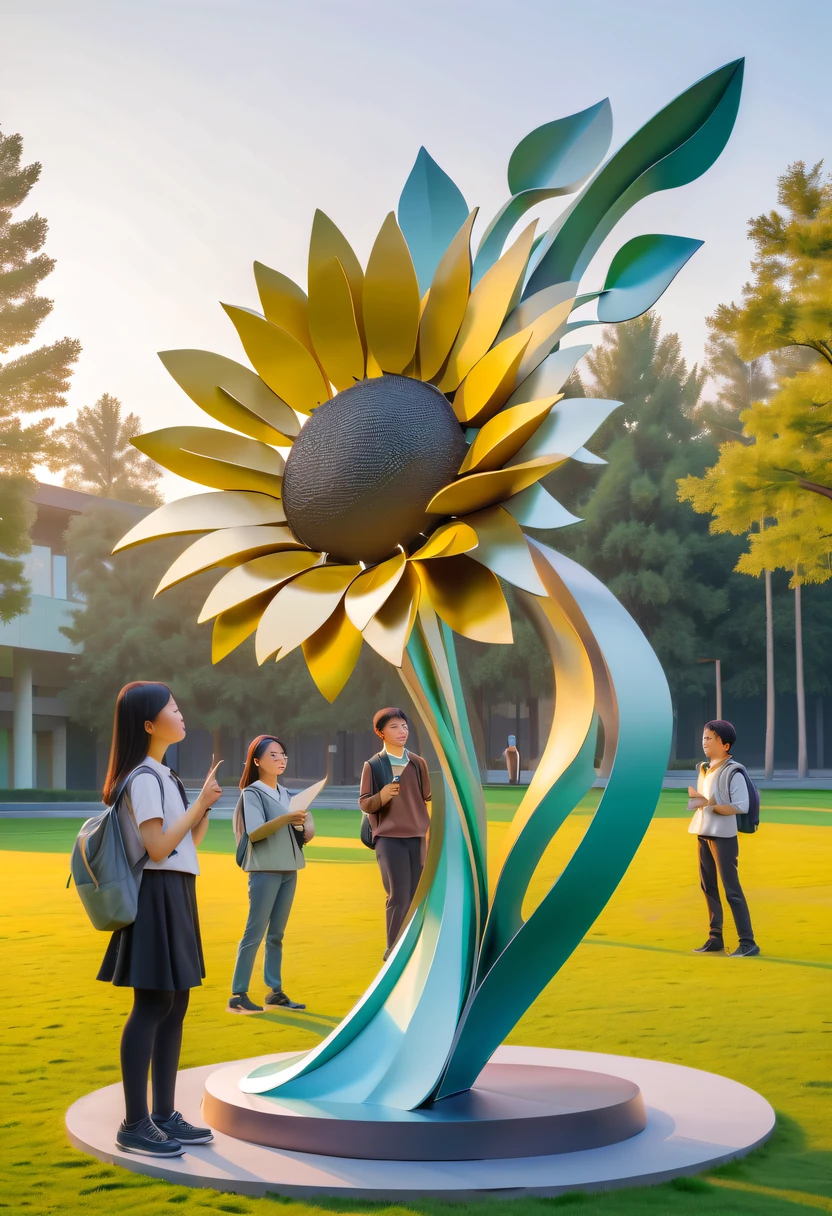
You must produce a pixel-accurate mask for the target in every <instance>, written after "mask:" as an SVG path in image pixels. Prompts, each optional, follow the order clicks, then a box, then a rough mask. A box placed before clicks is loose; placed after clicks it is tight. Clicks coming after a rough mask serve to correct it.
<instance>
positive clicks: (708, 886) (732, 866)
mask: <svg viewBox="0 0 832 1216" xmlns="http://www.w3.org/2000/svg"><path fill="white" fill-rule="evenodd" d="M739 855H740V845H739V840H738V839H737V837H736V836H700V837H699V882H700V885H701V887H702V890H703V891H704V892H705V899H706V901H707V904H708V915H709V917H710V936H711V937H715V938H720V939H721V938H722V900H721V899H720V898H719V887H718V886H717V881H716V877H717V871H719V877H720V878H721V880H722V886H723V889H724V891H725V898H726V899H727V900H728V903H729V904H730V906H731V914H732V916H733V917H734V924H735V925H736V927H737V936H738V937H739V939H740V943H741V944H742V945H751V944H752V942H753V941H754V931H753V930H752V928H751V916H750V913H749V911H748V904H747V903H746V900H745V896H744V895H743V891H742V887H741V886H740V876H739V869H738V864H737V863H738V860H739Z"/></svg>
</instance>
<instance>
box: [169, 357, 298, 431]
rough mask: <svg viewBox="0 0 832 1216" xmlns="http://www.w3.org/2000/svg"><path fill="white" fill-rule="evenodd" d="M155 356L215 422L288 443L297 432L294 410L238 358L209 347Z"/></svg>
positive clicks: (236, 429)
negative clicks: (239, 361)
mask: <svg viewBox="0 0 832 1216" xmlns="http://www.w3.org/2000/svg"><path fill="white" fill-rule="evenodd" d="M159 358H160V359H161V360H162V362H163V363H164V365H165V367H166V368H167V370H168V371H169V372H170V374H171V376H173V378H174V380H175V381H176V383H177V384H178V385H179V387H180V388H183V389H184V390H185V392H186V393H187V394H188V396H189V397H190V399H191V400H192V401H195V402H196V404H197V405H198V406H199V408H200V409H201V410H204V411H205V413H206V414H209V415H210V416H211V417H212V418H216V420H217V422H222V423H223V424H224V425H225V426H231V427H233V428H234V430H235V431H242V433H243V434H244V435H250V436H251V437H252V439H262V440H263V442H264V443H278V444H280V443H284V442H287V441H288V442H289V443H291V441H292V440H293V439H294V438H295V436H296V435H297V434H298V433H299V431H300V423H299V422H298V420H297V418H296V416H295V414H294V411H293V410H290V409H289V407H288V405H287V404H286V402H285V401H282V400H281V399H280V397H278V396H277V395H276V394H275V393H273V392H272V390H271V389H270V388H269V387H268V386H267V385H265V384H264V383H263V381H262V380H261V379H260V377H259V376H258V375H256V374H255V373H254V372H253V371H252V370H251V369H250V368H248V367H243V365H242V363H235V362H234V360H233V359H226V358H225V356H224V355H215V354H213V353H212V352H211V351H208V350H162V351H160V352H159Z"/></svg>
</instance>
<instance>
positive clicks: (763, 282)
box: [713, 161, 832, 364]
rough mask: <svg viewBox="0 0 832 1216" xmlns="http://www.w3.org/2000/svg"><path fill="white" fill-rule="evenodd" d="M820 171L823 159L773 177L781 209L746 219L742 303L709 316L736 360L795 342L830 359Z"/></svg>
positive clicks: (829, 282)
mask: <svg viewBox="0 0 832 1216" xmlns="http://www.w3.org/2000/svg"><path fill="white" fill-rule="evenodd" d="M822 171H823V161H818V163H817V164H816V165H813V166H812V168H811V169H807V167H806V164H805V162H804V161H795V163H794V164H793V165H790V166H789V168H788V169H787V170H786V172H785V173H784V174H783V175H782V176H781V177H779V178H778V180H777V202H778V204H779V207H780V208H781V209H780V210H777V209H774V210H772V211H769V212H768V213H767V214H766V215H759V216H757V217H756V219H752V220H750V221H749V224H748V235H749V237H750V239H751V241H752V242H753V244H754V246H755V251H756V256H755V257H754V259H753V260H752V262H751V269H752V271H753V278H752V280H751V281H750V282H749V283H746V284H745V286H744V287H743V303H742V304H741V305H737V304H727V305H726V304H723V305H720V307H719V308H718V309H717V311H716V313H715V314H714V318H713V327H714V330H715V331H716V332H719V333H723V334H725V335H727V336H728V337H731V338H734V339H735V340H736V343H737V349H738V351H739V354H740V357H741V358H742V359H745V360H752V359H756V358H758V357H759V356H761V355H766V354H769V353H770V352H772V351H777V350H780V349H781V348H782V347H786V346H803V347H807V348H808V349H809V350H812V351H814V352H816V354H817V355H819V356H820V357H821V358H822V359H823V360H824V361H825V362H826V363H829V364H832V182H830V180H829V178H824V176H823V172H822Z"/></svg>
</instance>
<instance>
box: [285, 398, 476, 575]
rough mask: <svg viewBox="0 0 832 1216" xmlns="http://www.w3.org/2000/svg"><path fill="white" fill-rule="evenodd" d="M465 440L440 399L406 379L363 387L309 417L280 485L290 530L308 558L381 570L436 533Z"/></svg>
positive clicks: (330, 402) (449, 411)
mask: <svg viewBox="0 0 832 1216" xmlns="http://www.w3.org/2000/svg"><path fill="white" fill-rule="evenodd" d="M465 448H466V445H465V438H464V436H463V434H462V429H461V428H460V425H459V423H458V422H457V420H456V417H455V416H454V412H453V410H452V409H451V407H450V405H448V402H447V401H446V399H445V397H444V396H443V395H442V393H440V392H439V390H438V389H436V388H434V387H433V386H432V385H430V384H423V383H422V382H421V381H419V380H410V379H408V378H407V377H406V376H381V377H378V378H377V379H373V380H362V381H360V382H359V383H358V384H355V385H353V387H352V388H348V389H345V390H344V392H342V393H338V395H337V396H336V397H333V398H332V400H331V401H327V402H325V403H324V404H323V405H321V406H319V407H318V409H317V410H315V412H314V414H312V415H311V417H310V418H309V420H308V421H307V422H306V423H305V424H304V426H303V429H302V430H301V432H300V435H299V436H298V437H297V439H296V440H295V443H294V446H293V448H292V451H291V453H290V455H289V459H288V460H287V462H286V471H285V473H284V476H283V505H284V507H285V509H286V518H287V520H288V522H289V527H290V528H291V529H292V531H293V532H294V534H295V536H297V538H298V539H299V540H301V541H303V543H304V544H305V545H308V546H309V548H310V549H317V550H320V551H321V552H324V553H328V554H330V556H331V557H333V558H335V559H336V560H338V561H344V562H355V561H363V562H378V561H381V560H383V559H384V558H386V557H390V556H391V555H392V554H394V553H395V552H396V550H397V548H398V546H399V545H403V546H407V545H409V544H411V543H412V542H413V541H414V540H416V538H417V537H418V536H419V534H420V533H421V532H424V531H425V530H426V529H429V528H430V527H431V525H432V524H433V523H435V520H436V517H435V516H429V515H428V514H427V511H426V508H427V505H428V503H429V502H430V500H431V498H433V496H434V494H436V492H437V491H438V490H441V489H442V487H443V486H445V485H447V484H448V482H449V481H453V479H454V477H455V476H456V474H457V472H458V470H459V466H460V464H461V463H462V460H463V457H464V455H465Z"/></svg>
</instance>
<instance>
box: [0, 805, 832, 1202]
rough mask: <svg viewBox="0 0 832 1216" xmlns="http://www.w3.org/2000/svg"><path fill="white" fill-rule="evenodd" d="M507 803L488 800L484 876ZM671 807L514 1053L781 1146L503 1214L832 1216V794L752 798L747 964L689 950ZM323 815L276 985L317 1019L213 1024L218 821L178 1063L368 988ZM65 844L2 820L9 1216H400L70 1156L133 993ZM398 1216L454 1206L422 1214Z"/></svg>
mask: <svg viewBox="0 0 832 1216" xmlns="http://www.w3.org/2000/svg"><path fill="white" fill-rule="evenodd" d="M519 793H520V792H519V791H517V790H499V791H489V795H488V797H489V818H490V820H491V824H490V828H489V840H490V843H491V846H492V855H493V856H494V858H495V864H496V861H497V859H498V857H499V850H500V840H501V837H502V836H503V835H504V833H505V824H506V821H507V820H508V818H509V817H510V813H511V810H512V809H513V806H514V805H515V804H516V801H517V800H518V798H519ZM596 802H597V793H596V792H594V793H593V794H591V795H590V796H588V798H587V799H586V800H585V803H584V804H583V805H582V807H581V808H580V809H579V810H578V811H577V812H576V813H575V814H574V815H573V816H572V817H571V818H570V820H569V821H568V822H567V824H566V825H565V826H564V828H563V830H562V832H561V833H560V835H559V838H558V841H557V843H556V844H555V845H553V846H552V848H551V849H550V850H549V852H548V854H547V855H546V857H545V858H544V859H543V861H542V862H541V864H540V867H539V868H538V873H537V875H536V876H535V880H534V883H533V889H532V891H531V892H530V896H529V902H530V903H532V904H533V903H534V902H535V900H536V899H538V898H540V896H541V895H542V894H543V892H544V891H545V889H546V887H547V885H548V883H550V882H551V881H552V879H553V877H555V875H556V874H557V872H558V870H559V869H560V868H561V866H562V864H563V858H564V855H568V853H569V851H570V850H571V849H572V848H574V846H575V844H576V842H577V841H578V840H579V839H580V837H581V835H582V834H583V832H584V830H585V828H586V826H587V823H588V817H589V814H590V813H591V809H592V806H593V805H595V803H596ZM683 803H684V795H683V794H682V793H678V794H677V793H676V791H667V792H665V793H664V794H663V795H662V798H661V800H660V803H659V807H658V809H657V816H656V818H655V820H654V821H653V823H652V825H651V827H650V830H649V831H648V833H647V836H646V838H645V840H644V843H643V844H642V847H641V849H640V850H639V852H638V854H637V856H636V858H635V860H634V862H633V864H632V866H631V867H630V870H629V871H628V873H627V875H626V876H625V878H624V881H623V882H622V884H621V886H620V887H619V889H618V891H617V892H616V894H615V895H614V896H613V898H612V900H611V901H610V904H609V905H608V907H607V908H606V910H605V911H604V913H603V914H602V916H601V917H600V919H599V920H598V921H597V922H596V924H595V925H594V926H593V928H592V930H591V931H590V933H589V934H588V936H587V938H586V939H585V941H584V943H583V944H582V945H581V946H580V947H579V949H578V950H577V951H576V952H575V954H574V955H573V956H572V958H571V959H570V960H569V962H568V963H567V964H566V966H565V967H564V968H563V969H562V970H561V971H560V973H559V974H558V975H557V976H556V978H555V979H554V981H553V982H552V983H551V984H550V985H549V987H548V988H547V989H546V991H545V992H544V993H543V995H542V996H541V997H540V999H539V1000H538V1001H537V1002H536V1003H535V1005H534V1006H533V1008H532V1009H531V1010H530V1012H529V1013H528V1014H527V1015H526V1016H525V1018H524V1019H523V1021H522V1022H521V1023H520V1024H519V1025H518V1027H517V1028H516V1029H515V1031H514V1033H513V1034H512V1036H511V1039H510V1041H511V1042H515V1043H528V1044H535V1045H540V1046H551V1047H565V1048H579V1049H585V1050H590V1051H593V1050H594V1051H608V1052H618V1053H620V1054H624V1055H643V1056H648V1057H653V1058H656V1059H664V1060H670V1061H674V1062H679V1063H683V1064H688V1065H692V1066H694V1067H701V1068H706V1069H709V1070H712V1071H715V1072H720V1073H724V1074H725V1075H726V1076H729V1077H732V1078H734V1079H736V1080H738V1081H741V1082H743V1083H744V1084H747V1085H751V1086H753V1087H754V1088H755V1089H757V1090H759V1091H760V1092H761V1093H763V1094H764V1095H765V1096H766V1097H767V1098H768V1099H769V1101H771V1102H772V1104H773V1105H774V1106H775V1108H776V1110H777V1112H778V1127H777V1130H776V1132H775V1134H774V1136H773V1138H772V1140H771V1141H770V1142H769V1144H768V1145H766V1146H765V1147H764V1148H763V1149H761V1150H760V1151H758V1152H757V1153H755V1154H753V1155H752V1156H751V1157H750V1158H747V1159H746V1160H745V1161H743V1162H738V1163H736V1164H732V1165H729V1166H725V1167H722V1168H721V1169H718V1170H716V1171H714V1172H713V1173H711V1174H708V1175H705V1176H703V1177H701V1178H695V1179H680V1180H677V1182H675V1183H669V1184H666V1185H663V1186H658V1187H653V1188H648V1189H636V1190H629V1191H617V1192H610V1193H608V1194H603V1195H567V1196H562V1197H561V1198H559V1199H550V1200H514V1201H510V1202H507V1203H506V1204H505V1205H503V1206H505V1207H507V1208H508V1209H510V1210H511V1216H515V1214H516V1216H521V1213H522V1216H526V1214H529V1216H532V1214H533V1213H534V1214H536V1213H540V1216H544V1214H545V1213H546V1212H548V1211H550V1210H553V1209H558V1208H561V1207H571V1206H573V1205H574V1206H575V1207H577V1208H579V1209H580V1210H581V1211H582V1212H585V1213H586V1216H594V1214H596V1213H597V1214H599V1216H601V1214H610V1216H631V1214H632V1216H637V1214H640V1213H649V1214H653V1213H655V1214H656V1216H662V1214H664V1213H669V1214H671V1216H677V1214H678V1216H685V1214H687V1213H703V1214H707V1216H717V1214H720V1216H721V1214H723V1213H724V1214H725V1216H728V1214H731V1216H733V1214H734V1213H737V1214H738V1216H739V1214H749V1216H768V1214H770V1216H779V1214H781V1213H783V1214H785V1213H792V1214H793V1216H794V1214H796V1213H799V1212H800V1211H801V1210H805V1209H807V1208H808V1209H813V1210H815V1211H826V1212H832V999H831V998H832V915H830V911H831V909H830V904H832V897H830V886H829V876H830V873H832V830H829V829H832V813H831V812H832V794H829V793H825V794H824V793H817V792H806V791H800V792H796V791H795V792H790V793H784V792H779V791H778V792H776V793H775V792H770V793H764V795H763V823H764V827H763V829H762V830H761V831H760V833H759V834H758V835H757V836H756V837H748V838H742V842H741V851H742V862H741V865H742V873H743V879H744V884H745V887H746V891H747V893H748V896H749V902H750V904H751V911H752V916H753V919H754V925H755V930H756V933H757V937H758V939H759V941H760V943H761V945H762V947H763V951H764V957H762V958H761V959H755V960H747V961H739V960H738V961H733V960H729V959H727V958H724V957H714V958H701V957H699V956H696V955H692V954H691V953H690V949H691V947H692V946H694V945H698V944H699V942H700V941H701V940H703V939H704V936H705V932H706V929H705V921H704V907H703V901H702V897H701V894H700V892H699V890H698V885H697V879H696V863H695V856H694V853H695V849H694V841H693V840H692V839H691V838H690V837H689V836H688V835H687V833H686V831H685V824H684V822H679V820H680V817H681V816H682V815H683V814H685V812H684V810H683ZM316 819H317V823H318V833H319V839H318V842H316V844H315V845H314V846H313V847H312V848H310V853H309V857H310V865H309V866H308V867H307V869H306V870H305V871H304V873H303V874H302V875H301V879H300V883H299V889H298V897H297V901H296V904H295V908H294V910H293V913H292V919H291V921H290V922H289V931H288V934H287V942H286V951H285V956H286V957H285V977H286V984H287V988H288V990H289V992H290V993H292V995H295V996H297V997H299V998H300V999H304V1000H305V1001H306V1002H307V1004H308V1010H307V1012H306V1013H303V1014H295V1015H292V1014H290V1013H286V1014H277V1013H275V1014H264V1015H262V1016H260V1017H250V1018H235V1017H231V1016H228V1015H226V1014H225V1012H224V1007H225V1002H226V999H227V996H228V983H229V980H230V973H231V968H232V964H233V958H234V952H235V949H236V944H237V940H238V937H239V934H240V933H241V931H242V927H243V922H244V919H245V878H244V876H243V875H242V874H241V873H240V871H239V870H238V869H237V867H236V866H235V864H234V859H233V856H231V855H230V851H231V833H230V824H229V823H228V822H227V821H226V822H223V821H217V822H215V823H214V824H212V826H211V829H210V832H209V835H208V838H207V840H206V845H207V848H206V849H205V850H204V851H203V852H204V855H203V858H202V877H201V879H200V882H199V895H200V911H201V920H202V927H203V937H204V942H205V951H206V964H207V969H208V979H207V981H206V983H205V985H204V986H203V987H202V988H201V989H197V990H195V991H194V993H193V995H192V1002H191V1011H190V1012H189V1015H188V1019H187V1022H186V1027H185V1043H184V1049H183V1058H182V1066H183V1067H185V1068H187V1067H191V1066H194V1065H197V1064H207V1063H211V1062H217V1063H219V1062H221V1061H225V1060H231V1059H235V1058H238V1057H242V1056H250V1055H256V1054H258V1053H265V1052H268V1051H289V1050H299V1049H303V1048H306V1047H311V1046H312V1045H313V1044H314V1043H315V1042H317V1041H318V1039H319V1037H320V1036H321V1035H323V1034H325V1033H326V1032H327V1031H328V1030H329V1028H330V1027H331V1026H332V1025H333V1024H334V1023H335V1021H336V1020H337V1019H338V1018H340V1017H341V1016H342V1015H343V1014H344V1013H345V1012H346V1011H347V1009H348V1008H349V1007H350V1005H351V1004H352V1003H353V1002H354V1000H355V999H356V998H357V997H358V996H359V995H360V993H361V992H362V991H363V990H364V988H365V987H366V986H367V985H368V983H369V982H370V981H371V980H372V978H373V976H374V974H375V972H376V969H377V967H378V965H379V963H380V959H381V952H382V949H383V944H384V943H383V931H382V920H383V894H382V890H381V882H380V879H379V876H378V872H377V869H376V867H375V865H374V864H373V858H372V855H371V854H370V853H369V851H367V850H364V849H362V848H361V846H360V845H359V844H358V843H357V841H356V839H355V834H356V829H357V825H356V816H355V814H354V813H352V812H349V811H321V812H316ZM76 831H77V823H76V822H75V821H73V820H34V819H30V820H2V821H0V968H2V974H3V976H4V977H5V986H6V999H5V1002H4V1003H5V1008H6V1011H7V1012H6V1017H5V1018H4V1024H3V1026H2V1029H0V1050H2V1055H0V1059H2V1067H1V1068H0V1087H2V1088H0V1132H2V1135H1V1136H0V1178H2V1186H1V1187H0V1212H3V1213H5V1212H10V1213H12V1212H15V1213H17V1212H20V1213H23V1212H26V1213H36V1214H38V1216H40V1214H41V1213H44V1214H45V1213H53V1212H54V1213H72V1214H76V1213H78V1214H80V1213H84V1216H87V1214H89V1216H105V1214H107V1216H109V1214H118V1216H122V1214H127V1213H129V1214H130V1216H149V1214H150V1213H154V1216H155V1214H157V1213H159V1212H164V1211H177V1210H179V1211H185V1212H188V1211H191V1212H193V1213H195V1214H196V1213H201V1212H229V1213H252V1214H253V1216H266V1214H267V1213H276V1212H277V1211H278V1207H279V1210H281V1211H288V1212H289V1216H301V1213H304V1214H305V1213H309V1212H321V1211H326V1212H335V1211H338V1212H341V1211H345V1210H346V1211H351V1212H362V1211H370V1210H373V1211H376V1212H390V1213H392V1212H394V1211H395V1212H397V1213H398V1212H402V1211H404V1210H405V1209H404V1208H403V1207H402V1206H400V1205H398V1206H396V1207H395V1208H393V1207H390V1206H386V1205H371V1204H367V1203H354V1204H345V1203H343V1202H342V1203H337V1202H336V1201H332V1202H328V1201H325V1200H324V1201H319V1202H318V1203H317V1204H315V1205H310V1204H303V1203H296V1202H294V1201H293V1202H287V1201H285V1200H282V1199H280V1198H278V1197H277V1196H275V1197H274V1198H266V1199H247V1198H245V1197H242V1196H238V1195H222V1194H219V1193H216V1192H212V1191H206V1190H188V1189H186V1188H182V1187H175V1186H171V1185H168V1184H166V1183H162V1182H158V1181H156V1180H153V1179H151V1178H147V1177H142V1176H139V1175H135V1174H132V1173H129V1172H127V1171H123V1170H120V1169H118V1168H115V1167H111V1166H105V1165H102V1164H101V1163H99V1162H97V1161H95V1160H92V1159H90V1158H88V1157H85V1156H83V1155H82V1154H80V1153H78V1152H76V1151H75V1150H74V1149H72V1148H70V1147H69V1145H68V1144H67V1142H66V1139H65V1135H64V1130H63V1114H64V1111H65V1109H66V1107H67V1106H69V1105H70V1103H71V1102H72V1101H74V1099H75V1098H77V1097H79V1096H80V1095H82V1094H84V1093H86V1092H88V1091H89V1090H90V1089H93V1088H95V1087H97V1086H99V1085H107V1084H110V1083H112V1082H115V1081H117V1080H118V1076H119V1073H118V1039H119V1033H120V1029H121V1025H122V1022H123V1019H124V1015H125V1012H126V1010H127V1007H128V1003H129V993H128V992H127V991H125V990H123V989H115V988H113V987H112V986H111V985H104V984H97V983H96V982H95V980H94V976H95V972H96V970H97V968H98V964H99V961H100V957H101V955H102V953H103V950H104V946H105V935H104V934H97V933H95V932H94V931H93V930H92V929H91V928H90V927H89V924H88V922H87V921H86V918H85V917H84V914H83V912H82V910H81V906H80V903H79V901H78V899H77V897H76V895H75V893H74V891H72V890H69V891H67V890H65V889H64V883H65V882H66V876H67V873H68V866H67V856H66V854H67V851H68V848H69V845H70V844H71V841H72V839H73V838H74V835H75V832H76ZM732 944H733V943H732ZM258 991H259V986H258V988H256V989H255V995H257V994H258ZM168 1204H170V1205H173V1206H172V1207H168V1206H167V1205H168ZM464 1206H467V1207H468V1208H471V1207H472V1206H475V1205H464ZM477 1206H478V1207H479V1208H480V1209H482V1210H493V1209H491V1206H490V1204H489V1205H486V1204H482V1205H477ZM407 1210H413V1211H420V1212H426V1213H430V1214H431V1216H441V1213H443V1212H445V1211H446V1210H447V1212H448V1213H458V1212H459V1211H460V1209H459V1207H455V1206H450V1205H444V1204H439V1203H432V1202H431V1203H424V1204H415V1205H408V1208H407Z"/></svg>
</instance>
